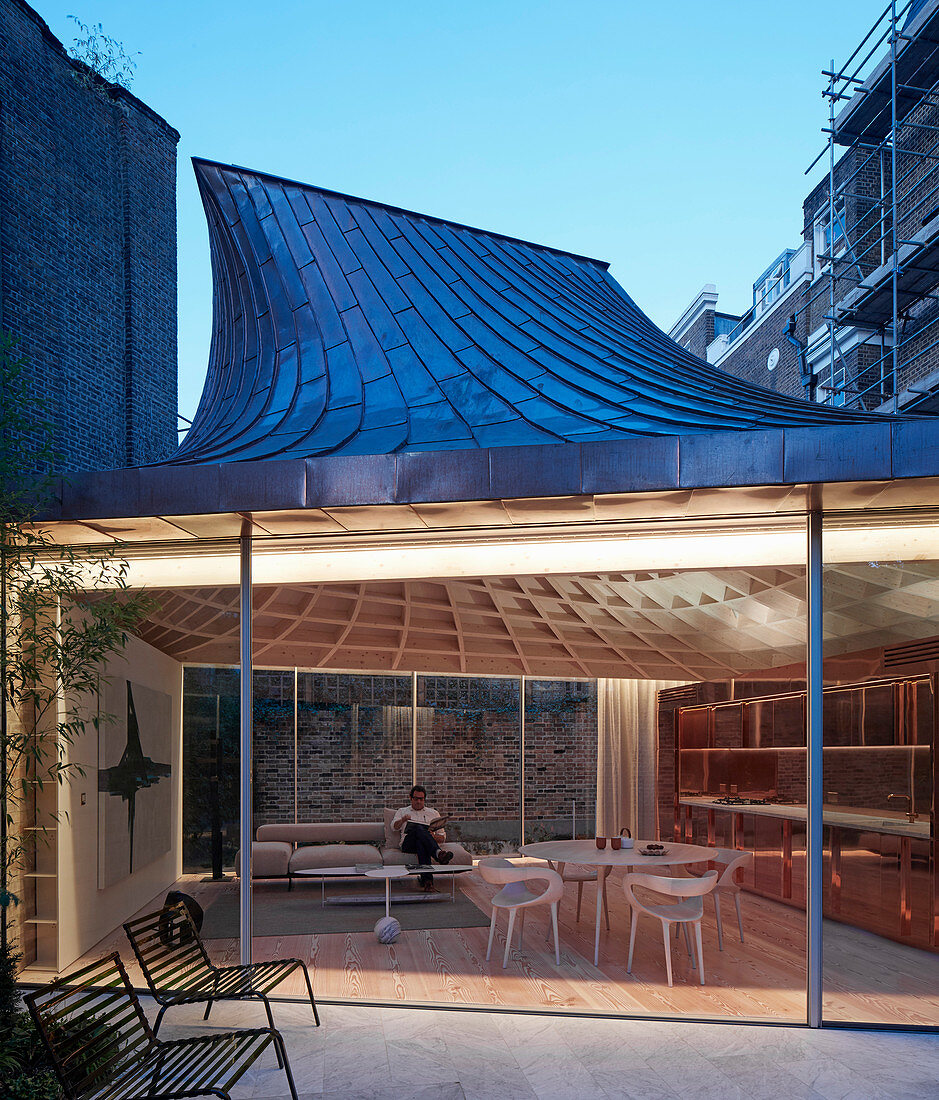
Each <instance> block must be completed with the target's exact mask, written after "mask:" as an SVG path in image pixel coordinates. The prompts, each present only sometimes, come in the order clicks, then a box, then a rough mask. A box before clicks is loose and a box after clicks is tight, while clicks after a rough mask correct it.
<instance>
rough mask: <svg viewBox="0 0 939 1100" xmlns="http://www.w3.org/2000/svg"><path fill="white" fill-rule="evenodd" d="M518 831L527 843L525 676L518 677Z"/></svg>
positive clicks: (523, 841)
mask: <svg viewBox="0 0 939 1100" xmlns="http://www.w3.org/2000/svg"><path fill="white" fill-rule="evenodd" d="M518 831H519V836H520V837H521V843H522V844H524V843H525V677H524V676H520V677H519V678H518Z"/></svg>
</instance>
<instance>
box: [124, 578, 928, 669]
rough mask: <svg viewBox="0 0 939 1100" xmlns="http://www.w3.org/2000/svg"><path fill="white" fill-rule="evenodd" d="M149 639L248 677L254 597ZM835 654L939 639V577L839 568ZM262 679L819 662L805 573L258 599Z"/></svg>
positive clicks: (201, 593)
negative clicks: (270, 669) (286, 672)
mask: <svg viewBox="0 0 939 1100" xmlns="http://www.w3.org/2000/svg"><path fill="white" fill-rule="evenodd" d="M155 595H156V596H157V598H158V600H159V602H160V608H159V610H158V611H156V612H155V613H154V614H153V615H152V616H151V617H150V619H149V620H148V621H147V622H146V623H145V624H144V626H143V629H142V631H141V634H142V636H143V638H144V639H145V640H146V641H148V642H150V643H151V644H152V645H154V646H156V647H157V648H158V649H162V650H164V651H165V652H167V653H169V654H170V655H171V656H174V657H176V658H177V659H179V660H183V661H190V662H195V663H237V661H238V652H239V614H238V590H237V588H234V587H218V588H200V589H191V590H190V589H165V590H161V591H158V592H156V593H155ZM825 598H826V615H825V630H826V653H828V654H844V653H850V652H855V651H858V650H865V649H871V648H877V647H883V646H885V645H895V644H903V643H907V642H910V641H915V640H917V639H921V638H925V637H931V636H933V635H935V634H936V632H937V630H936V622H937V619H939V564H937V563H932V562H913V563H889V564H875V563H858V564H850V565H838V566H831V567H826V572H825ZM253 628H254V642H255V650H254V660H255V663H256V664H257V665H259V666H265V665H266V666H275V667H277V666H281V667H292V666H294V665H296V666H299V667H303V668H337V669H340V668H341V669H373V670H375V671H393V670H397V671H412V670H413V671H418V672H445V673H446V672H449V673H461V674H498V673H501V674H508V675H519V674H525V675H531V676H587V677H593V676H620V677H637V678H652V679H659V678H668V679H675V678H679V679H709V678H714V677H726V676H740V675H745V674H750V673H754V672H759V671H763V670H769V669H772V668H774V667H783V666H790V665H794V664H798V663H799V662H801V661H803V660H804V658H805V631H806V627H805V577H804V573H803V571H802V570H801V569H799V568H794V567H792V568H772V567H760V568H751V569H741V568H729V569H724V570H710V571H686V572H681V573H679V572H672V571H668V572H665V571H663V572H661V573H653V572H643V573H636V574H623V573H611V574H593V575H578V576H566V575H564V576H562V575H558V576H544V577H484V578H478V579H473V578H470V579H458V580H454V579H449V580H447V579H440V580H431V581H428V580H417V581H390V582H371V583H369V582H366V583H361V584H356V583H351V582H343V583H334V584H329V583H324V584H301V585H291V586H257V587H256V588H255V593H254V623H253Z"/></svg>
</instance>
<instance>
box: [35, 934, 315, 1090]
mask: <svg viewBox="0 0 939 1100" xmlns="http://www.w3.org/2000/svg"><path fill="white" fill-rule="evenodd" d="M25 1001H26V1004H27V1006H28V1008H29V1011H30V1013H31V1014H32V1017H33V1020H34V1021H35V1022H36V1027H37V1028H38V1030H39V1033H40V1035H41V1036H42V1039H43V1042H44V1043H45V1045H46V1048H47V1049H48V1051H49V1054H50V1057H51V1058H52V1062H53V1065H54V1066H55V1072H56V1074H57V1076H58V1078H59V1082H60V1084H61V1085H62V1089H63V1090H64V1092H65V1095H66V1097H68V1100H90V1098H91V1097H94V1100H132V1098H133V1100H136V1098H138V1097H147V1098H149V1100H182V1098H184V1097H196V1096H219V1097H223V1098H225V1097H229V1096H230V1091H229V1090H230V1089H231V1088H232V1087H233V1086H234V1085H235V1083H236V1082H237V1081H238V1080H239V1078H241V1077H242V1076H243V1074H244V1073H245V1071H246V1070H247V1069H248V1068H249V1067H250V1066H251V1065H253V1064H254V1063H255V1062H256V1061H257V1059H258V1058H259V1057H260V1056H261V1054H263V1052H264V1051H265V1050H267V1048H268V1047H269V1046H273V1047H274V1051H275V1053H276V1054H277V1062H278V1065H280V1066H281V1067H282V1069H283V1070H284V1073H285V1075H286V1077H287V1084H288V1086H289V1089H290V1096H291V1097H292V1100H297V1090H296V1087H295V1085H294V1081H293V1074H292V1073H291V1072H290V1064H289V1062H288V1061H287V1051H286V1049H285V1048H284V1040H283V1039H282V1038H281V1036H280V1034H279V1032H277V1031H275V1030H274V1029H273V1028H271V1029H268V1028H252V1029H250V1030H247V1029H246V1030H240V1031H226V1032H222V1033H220V1034H213V1035H199V1036H196V1037H194V1038H190V1039H173V1040H171V1041H168V1042H163V1041H162V1040H160V1039H158V1038H157V1037H156V1035H155V1034H154V1032H153V1030H152V1028H151V1027H150V1025H149V1023H148V1022H147V1017H146V1016H145V1015H144V1012H143V1009H142V1008H141V1005H140V1001H139V1000H138V999H137V996H136V994H135V993H134V990H133V987H132V986H131V984H130V979H129V978H128V977H127V971H126V970H125V969H124V966H123V964H122V963H121V960H120V956H119V955H118V954H117V953H115V954H113V955H109V956H108V957H107V958H105V959H101V960H99V961H98V962H95V963H92V964H91V966H86V967H84V968H83V969H82V970H79V971H77V972H76V973H74V974H71V975H69V976H68V977H66V978H60V979H59V980H58V981H55V982H53V983H52V985H48V986H45V987H43V988H42V989H39V990H37V991H36V992H35V993H30V994H28V995H27V996H26V998H25Z"/></svg>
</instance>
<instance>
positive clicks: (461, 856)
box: [440, 840, 473, 867]
mask: <svg viewBox="0 0 939 1100" xmlns="http://www.w3.org/2000/svg"><path fill="white" fill-rule="evenodd" d="M440 847H441V848H443V849H444V850H445V851H447V852H452V853H453V860H452V862H453V863H459V864H460V865H461V866H463V867H472V866H473V857H472V856H471V855H470V854H469V852H468V851H467V850H466V849H465V848H464V847H463V845H462V844H457V842H456V841H455V840H454V841H451V842H450V843H448V844H441V845H440Z"/></svg>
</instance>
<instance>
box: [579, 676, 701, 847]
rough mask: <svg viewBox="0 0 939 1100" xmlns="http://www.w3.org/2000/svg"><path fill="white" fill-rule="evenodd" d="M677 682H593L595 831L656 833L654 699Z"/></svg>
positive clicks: (648, 835)
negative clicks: (595, 734) (595, 713)
mask: <svg viewBox="0 0 939 1100" xmlns="http://www.w3.org/2000/svg"><path fill="white" fill-rule="evenodd" d="M682 683H684V681H683V680H597V833H598V834H599V835H601V836H614V835H616V834H617V833H618V832H619V831H620V830H621V829H623V828H628V829H629V830H630V832H631V833H632V835H633V836H634V837H643V838H644V839H646V840H648V839H651V838H653V837H655V836H657V835H658V821H657V820H656V818H657V812H656V797H655V777H656V749H657V744H658V736H657V728H656V714H657V711H656V696H657V694H658V692H659V691H661V690H662V689H664V688H670V687H677V686H678V685H680V684H682Z"/></svg>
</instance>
